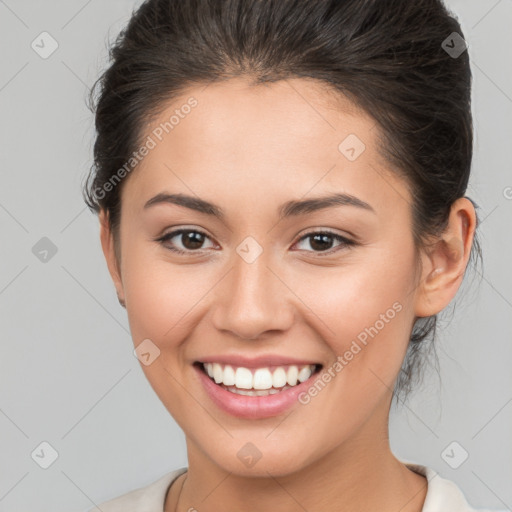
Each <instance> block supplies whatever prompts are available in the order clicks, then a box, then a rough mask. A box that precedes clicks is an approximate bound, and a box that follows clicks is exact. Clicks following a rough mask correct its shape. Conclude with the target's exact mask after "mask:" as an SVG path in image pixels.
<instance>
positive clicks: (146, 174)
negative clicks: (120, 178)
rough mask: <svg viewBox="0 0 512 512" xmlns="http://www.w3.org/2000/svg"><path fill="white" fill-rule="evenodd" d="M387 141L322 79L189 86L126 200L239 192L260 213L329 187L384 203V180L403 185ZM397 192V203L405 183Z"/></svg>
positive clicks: (164, 121) (173, 105) (166, 112)
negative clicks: (384, 146)
mask: <svg viewBox="0 0 512 512" xmlns="http://www.w3.org/2000/svg"><path fill="white" fill-rule="evenodd" d="M190 105H194V106H193V107H190ZM378 135H379V132H378V127H377V125H376V123H375V120H374V119H373V118H372V117H371V116H369V115H367V114H366V113H365V112H364V111H362V110H361V109H359V108H358V107H357V106H356V105H355V104H353V103H352V102H351V101H349V100H348V98H346V97H345V96H343V95H341V94H340V93H338V92H335V91H334V90H333V89H332V88H330V87H329V86H328V85H326V84H323V83H321V82H318V81H315V80H305V79H290V80H282V81H279V82H273V83H271V84H264V85H251V84H250V83H249V82H248V81H246V80H243V79H233V80H228V81H225V82H220V83H211V84H209V85H206V86H205V85H204V84H203V85H200V86H194V87H189V88H188V89H186V90H185V91H184V92H183V93H182V94H181V95H180V96H179V97H176V98H174V99H173V100H172V101H171V102H169V103H168V104H167V105H165V106H164V108H163V109H161V111H160V112H159V114H158V116H156V117H155V118H153V119H152V120H151V123H149V124H148V125H147V127H146V130H145V133H144V136H143V138H144V139H146V138H147V137H151V138H152V139H153V141H154V143H155V144H154V147H153V148H152V149H151V150H150V151H149V152H148V154H147V155H146V156H145V157H144V158H143V160H142V161H141V163H140V164H139V165H138V167H137V169H136V171H135V172H134V173H133V176H131V177H130V180H128V183H127V187H126V188H127V190H126V194H125V193H124V192H123V194H125V197H126V199H128V200H130V197H131V198H132V199H135V196H133V193H135V191H136V192H137V196H138V197H141V201H142V197H144V198H146V199H147V198H148V197H149V195H150V194H156V193H159V192H162V191H163V189H165V188H167V189H173V188H174V189H175V188H176V187H177V188H179V189H180V190H181V191H183V192H187V193H190V192H191V191H192V192H193V193H196V194H197V195H200V196H201V197H205V196H209V195H212V194H214V195H216V196H217V197H218V196H222V195H224V196H225V197H226V200H228V195H227V194H228V190H227V187H229V190H232V191H234V196H235V195H236V193H237V192H250V193H251V195H252V196H254V197H255V199H256V198H257V199H258V201H259V204H260V205H261V204H263V203H262V202H261V201H262V200H263V199H264V198H265V197H268V196H269V194H271V195H272V194H274V195H275V194H277V193H278V192H279V191H283V190H284V191H286V192H287V194H286V199H290V196H296V197H302V196H304V195H305V194H307V193H308V191H312V192H315V191H318V192H319V193H320V192H321V191H322V192H323V191H325V189H326V187H329V189H330V190H332V189H336V190H340V188H341V189H344V188H347V189H350V190H349V191H350V192H351V193H358V192H359V193H360V194H362V195H367V196H368V195H372V193H377V192H378V191H379V187H380V191H381V194H380V195H382V183H380V182H381V181H382V180H383V179H385V181H386V182H387V183H388V187H389V182H390V180H393V181H395V182H396V180H397V177H396V176H394V175H392V173H390V172H389V169H387V163H386V162H385V161H384V160H383V158H382V157H381V155H380V154H379V153H378V147H377V143H378ZM354 157H355V158H354ZM130 182H132V183H131V184H130ZM393 185H394V186H395V187H394V190H395V191H394V192H393V187H391V190H390V193H391V195H395V196H396V194H397V190H396V187H398V188H400V186H401V185H400V183H394V184H393ZM402 186H403V184H402ZM168 191H170V190H168ZM405 193H406V192H405V191H404V194H405ZM234 196H233V197H234ZM283 198H284V196H283ZM245 199H246V198H245ZM123 200H124V198H123ZM394 200H396V198H395V199H394Z"/></svg>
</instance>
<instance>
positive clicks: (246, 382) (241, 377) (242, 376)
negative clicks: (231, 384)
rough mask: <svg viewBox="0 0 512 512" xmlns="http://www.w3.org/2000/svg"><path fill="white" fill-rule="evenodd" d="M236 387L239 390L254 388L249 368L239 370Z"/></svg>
mask: <svg viewBox="0 0 512 512" xmlns="http://www.w3.org/2000/svg"><path fill="white" fill-rule="evenodd" d="M235 386H236V387H237V388H239V389H251V388H252V373H251V370H248V369H247V368H243V367H240V368H237V369H236V373H235Z"/></svg>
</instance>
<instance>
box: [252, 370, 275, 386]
mask: <svg viewBox="0 0 512 512" xmlns="http://www.w3.org/2000/svg"><path fill="white" fill-rule="evenodd" d="M271 387H272V374H271V373H270V370H269V369H268V368H258V369H257V370H256V371H255V372H254V384H253V388H254V389H270V388H271Z"/></svg>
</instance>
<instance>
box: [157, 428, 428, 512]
mask: <svg viewBox="0 0 512 512" xmlns="http://www.w3.org/2000/svg"><path fill="white" fill-rule="evenodd" d="M187 448H188V460H189V467H188V471H187V473H185V474H184V475H182V476H181V477H180V478H179V479H178V480H177V481H175V484H173V485H172V487H171V489H170V491H169V494H168V496H167V499H166V503H165V512H174V511H175V510H177V512H190V511H191V510H192V511H193V510H199V511H201V512H220V511H222V512H231V511H236V510H251V511H253V512H267V511H268V510H273V511H275V512H299V511H300V512H304V510H322V511H323V512H331V511H332V512H335V511H336V512H348V511H350V512H363V511H364V512H367V511H368V510H379V511H380V512H388V511H389V512H396V511H397V510H400V512H421V510H422V508H423V504H424V501H425V496H426V492H427V480H426V478H425V477H423V476H421V475H418V474H416V473H414V472H413V471H411V470H409V469H408V468H407V467H406V466H404V465H403V464H402V463H401V462H400V461H399V460H398V459H396V457H395V456H394V455H393V454H392V452H391V450H390V447H389V438H388V432H387V423H386V427H385V428H384V429H382V428H380V429H375V428H373V429H372V428H370V431H368V430H364V429H363V431H361V432H359V434H358V436H357V438H356V439H350V440H348V441H347V442H345V443H343V444H341V445H339V446H337V447H336V448H335V449H333V450H328V451H327V453H326V454H325V455H324V456H322V457H320V458H318V459H316V460H315V461H313V462H312V463H310V464H309V465H307V466H304V467H302V468H301V469H299V470H297V471H294V472H292V473H289V474H286V475H284V476H273V475H272V474H271V471H270V472H267V474H268V477H266V476H260V477H256V478H255V477H250V476H249V477H248V476H244V475H237V474H234V473H232V472H228V471H226V470H224V469H222V468H221V467H219V466H218V465H217V464H215V463H214V462H213V461H212V460H211V459H210V458H208V457H207V456H206V455H205V454H204V452H203V451H202V450H200V449H199V448H198V447H197V446H195V445H194V443H193V442H192V440H190V439H188V438H187ZM178 495H179V496H178ZM178 497H179V500H178Z"/></svg>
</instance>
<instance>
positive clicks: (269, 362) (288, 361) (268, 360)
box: [197, 354, 320, 368]
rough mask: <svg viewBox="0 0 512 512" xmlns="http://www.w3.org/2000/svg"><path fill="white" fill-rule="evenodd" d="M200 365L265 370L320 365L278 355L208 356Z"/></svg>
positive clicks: (201, 360) (202, 359)
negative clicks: (269, 367) (274, 367)
mask: <svg viewBox="0 0 512 512" xmlns="http://www.w3.org/2000/svg"><path fill="white" fill-rule="evenodd" d="M197 362H200V363H219V364H229V365H231V366H236V367H243V368H263V367H265V366H290V365H296V366H306V365H313V364H314V365H320V363H318V362H316V361H311V360H307V359H295V358H293V357H290V356H281V355H278V354H263V355H260V356H256V357H246V356H241V355H220V354H219V355H218V356H208V357H203V358H201V359H198V360H197Z"/></svg>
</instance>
